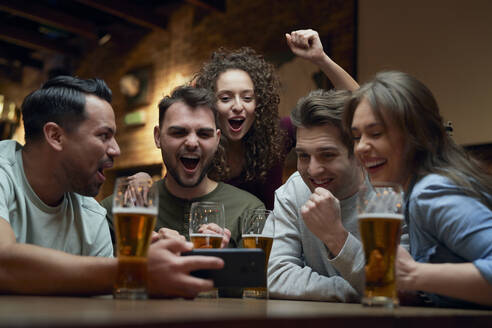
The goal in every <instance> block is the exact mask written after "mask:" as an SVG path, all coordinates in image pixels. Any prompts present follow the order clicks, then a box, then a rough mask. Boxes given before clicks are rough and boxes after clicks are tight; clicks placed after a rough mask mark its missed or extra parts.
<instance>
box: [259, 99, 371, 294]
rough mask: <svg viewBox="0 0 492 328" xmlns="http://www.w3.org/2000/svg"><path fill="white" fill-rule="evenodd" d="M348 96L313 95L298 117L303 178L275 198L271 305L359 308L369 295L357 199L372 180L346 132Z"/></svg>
mask: <svg viewBox="0 0 492 328" xmlns="http://www.w3.org/2000/svg"><path fill="white" fill-rule="evenodd" d="M348 95H349V92H348V91H335V90H331V91H323V90H317V91H313V92H311V93H310V94H309V95H308V96H307V97H305V98H301V99H300V100H299V102H298V104H297V106H296V107H295V109H294V110H293V111H292V114H291V119H292V123H293V125H294V126H295V127H296V135H297V143H296V148H295V149H296V152H297V157H298V159H297V169H298V172H295V173H294V174H292V176H290V178H289V179H288V180H287V182H286V183H285V184H284V185H283V186H282V187H280V188H279V189H277V191H276V192H275V206H274V209H273V218H270V219H269V220H271V219H274V220H275V241H274V243H273V247H272V251H271V254H270V261H269V270H268V284H269V288H270V294H271V295H272V297H275V298H289V299H305V300H324V301H339V302H353V301H357V300H358V299H359V294H360V293H361V291H362V289H363V277H364V276H363V274H364V271H363V268H364V255H363V252H362V246H361V243H360V241H359V240H358V238H359V237H358V236H359V234H358V227H357V213H356V198H357V192H358V190H359V187H360V186H361V185H362V184H364V181H365V179H364V173H363V170H362V167H361V166H360V165H359V163H358V161H357V159H356V157H355V156H354V154H353V148H352V141H351V139H350V138H349V137H348V135H347V134H346V133H345V132H344V131H343V129H342V126H341V118H342V112H343V106H344V103H345V101H346V100H347V97H348Z"/></svg>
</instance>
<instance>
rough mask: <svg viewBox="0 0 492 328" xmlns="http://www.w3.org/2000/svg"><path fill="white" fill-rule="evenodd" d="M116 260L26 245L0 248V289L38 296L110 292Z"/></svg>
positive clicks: (0, 290) (1, 290)
mask: <svg viewBox="0 0 492 328" xmlns="http://www.w3.org/2000/svg"><path fill="white" fill-rule="evenodd" d="M116 269H117V260H116V259H113V258H103V257H86V256H76V255H71V254H68V253H64V252H61V251H57V250H53V249H48V248H43V247H39V246H35V245H29V244H18V243H14V244H10V245H4V246H2V247H1V248H0V292H6V293H15V294H38V295H63V294H78V295H94V294H104V293H111V290H112V285H113V281H114V279H115V276H116Z"/></svg>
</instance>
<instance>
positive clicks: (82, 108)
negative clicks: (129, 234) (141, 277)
mask: <svg viewBox="0 0 492 328" xmlns="http://www.w3.org/2000/svg"><path fill="white" fill-rule="evenodd" d="M110 102H111V90H110V89H109V88H108V87H107V86H106V84H105V83H104V82H103V81H102V80H98V79H89V80H82V79H78V78H74V77H70V76H60V77H56V78H54V79H51V80H49V81H48V82H46V83H45V84H44V85H43V86H42V87H41V88H40V89H38V90H36V91H34V92H32V93H31V94H30V95H28V96H27V97H26V99H25V100H24V103H23V105H22V114H23V120H24V129H25V139H26V144H25V145H24V146H21V145H20V144H18V143H16V142H15V141H13V140H6V141H1V142H0V293H19V294H43V295H48V294H84V295H93V294H103V293H111V292H112V288H113V284H114V280H115V277H116V272H117V260H116V259H115V258H110V257H112V253H113V248H112V244H111V238H110V236H109V229H108V225H107V223H106V220H105V214H106V211H105V210H104V209H103V208H102V207H100V206H99V204H98V203H97V202H96V201H95V200H94V199H93V198H92V197H93V196H95V195H96V194H97V193H98V191H99V188H100V187H101V185H102V183H103V182H104V180H105V177H104V173H103V170H104V169H106V168H110V167H112V165H113V158H114V157H116V156H118V155H119V154H120V149H119V146H118V144H117V142H116V140H115V138H114V135H115V132H116V124H115V118H114V112H113V108H112V107H111V105H110ZM191 248H192V246H191V245H190V244H189V243H185V242H183V241H179V240H167V241H159V242H156V243H154V244H153V245H151V247H150V249H149V275H148V285H149V291H150V293H151V295H157V296H184V297H193V296H195V295H196V294H197V293H199V292H201V291H205V290H208V289H210V288H212V286H213V284H212V281H208V280H202V279H197V278H193V277H191V276H190V275H189V272H190V271H192V270H196V269H200V268H201V269H207V268H209V269H214V268H215V269H217V268H220V267H222V266H223V262H222V261H221V260H220V259H217V258H203V257H187V258H181V257H179V256H177V255H176V254H177V253H180V252H184V251H188V250H191Z"/></svg>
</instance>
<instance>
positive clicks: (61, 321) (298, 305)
mask: <svg viewBox="0 0 492 328" xmlns="http://www.w3.org/2000/svg"><path fill="white" fill-rule="evenodd" d="M122 326H123V327H198V328H208V327H214V328H219V327H228V328H241V327H248V328H261V327H268V328H272V327H301V328H307V327H326V328H342V327H358V328H362V327H378V328H385V327H418V328H424V327H433V328H453V327H463V328H468V327H492V311H481V310H456V309H434V308H418V307H400V308H397V309H395V310H387V309H378V308H365V307H362V306H361V305H360V304H340V303H328V302H303V301H287V300H268V301H265V300H242V299H217V300H207V299H196V300H193V301H188V300H180V299H178V300H147V301H122V300H113V299H112V298H110V297H97V298H79V297H34V296H0V327H1V328H3V327H122Z"/></svg>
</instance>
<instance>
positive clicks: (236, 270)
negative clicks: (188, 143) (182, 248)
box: [181, 248, 266, 288]
mask: <svg viewBox="0 0 492 328" xmlns="http://www.w3.org/2000/svg"><path fill="white" fill-rule="evenodd" d="M181 255H183V256H188V255H205V256H216V257H220V258H221V259H222V260H224V267H223V268H222V269H220V270H197V271H192V272H191V275H192V276H195V277H199V278H204V279H212V280H213V281H214V286H215V287H217V288H221V287H238V288H244V287H265V286H266V274H265V272H266V271H265V269H266V268H265V253H264V252H263V250H262V249H248V248H214V249H199V248H197V249H194V250H192V251H190V252H186V253H182V254H181Z"/></svg>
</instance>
